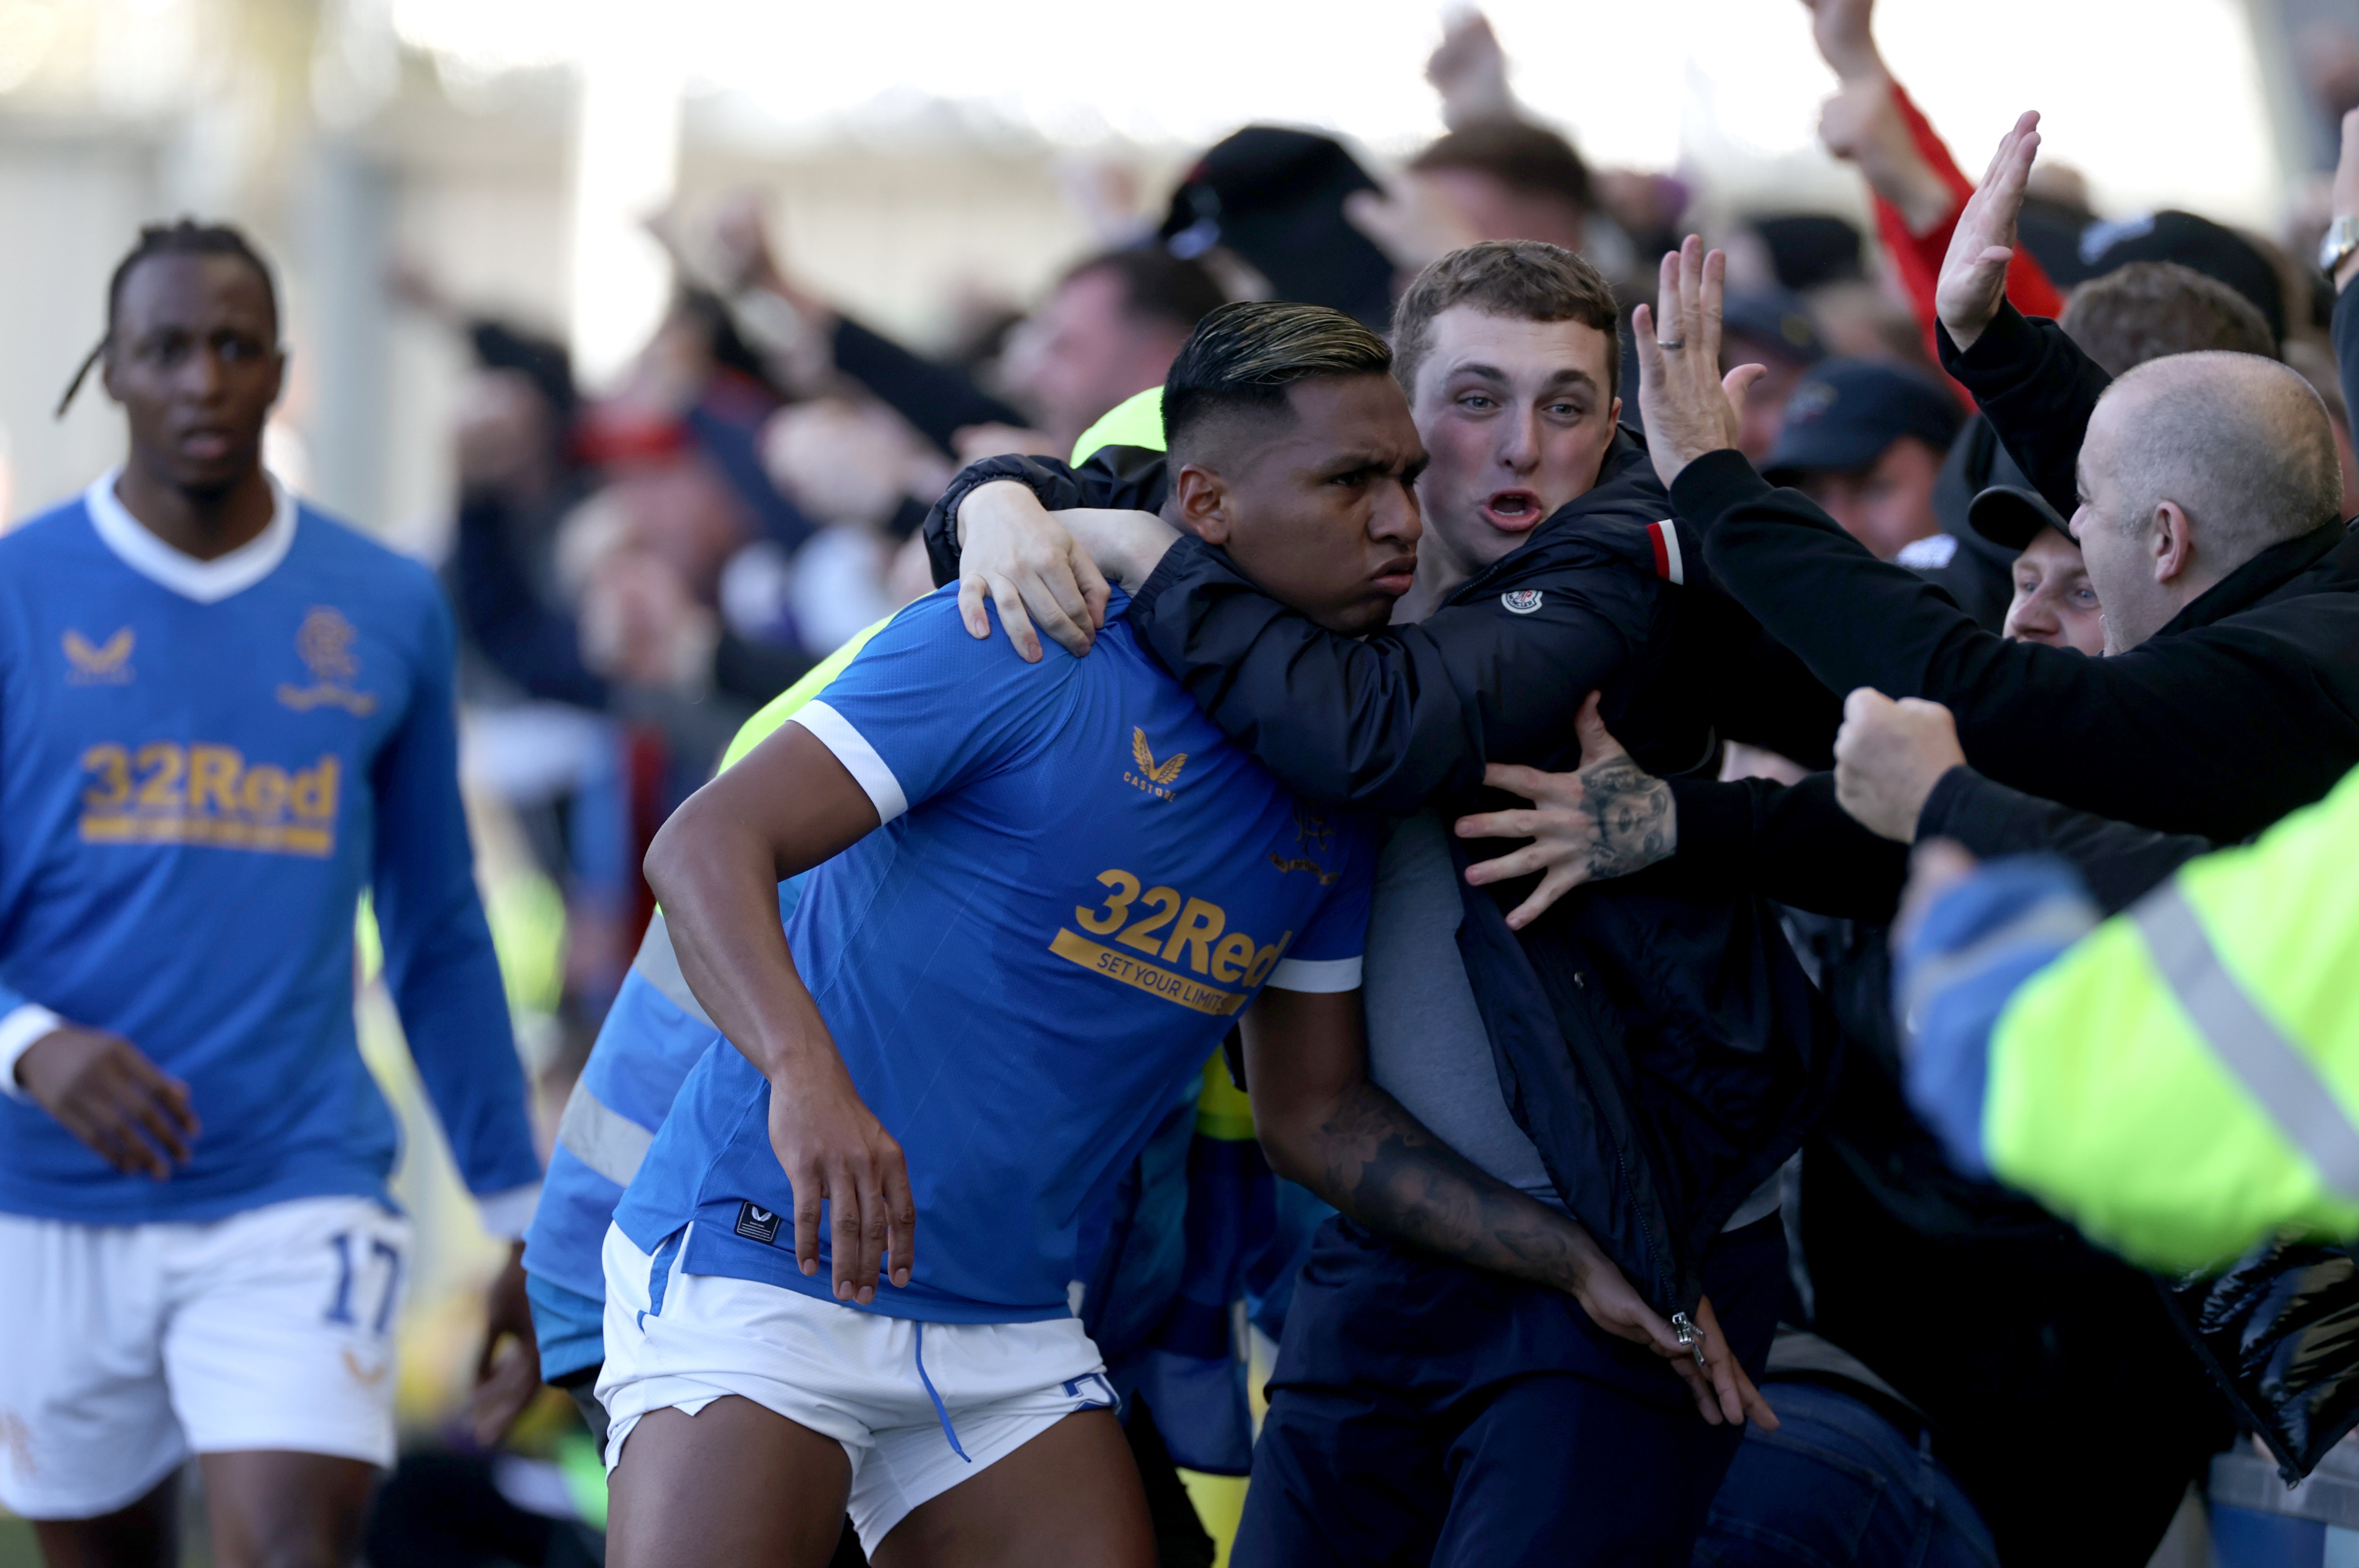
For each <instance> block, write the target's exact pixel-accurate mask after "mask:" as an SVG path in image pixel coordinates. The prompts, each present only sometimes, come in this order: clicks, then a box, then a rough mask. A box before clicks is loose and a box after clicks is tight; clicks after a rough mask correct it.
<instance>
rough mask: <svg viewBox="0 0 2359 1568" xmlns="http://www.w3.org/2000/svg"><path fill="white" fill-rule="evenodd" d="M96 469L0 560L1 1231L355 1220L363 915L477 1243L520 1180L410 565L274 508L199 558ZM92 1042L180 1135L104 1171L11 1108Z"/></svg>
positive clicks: (321, 520) (379, 1153) (436, 659)
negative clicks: (337, 1206) (4, 1222)
mask: <svg viewBox="0 0 2359 1568" xmlns="http://www.w3.org/2000/svg"><path fill="white" fill-rule="evenodd" d="M451 682H452V633H451V619H450V615H449V613H448V611H447V610H446V608H445V606H444V604H443V602H442V597H441V593H440V590H439V589H438V588H437V587H436V585H435V583H434V580H433V578H432V577H431V576H430V575H429V573H428V572H426V570H425V569H424V568H423V567H421V566H419V565H418V564H416V563H415V562H412V561H408V560H405V559H403V558H402V557H400V556H397V555H396V554H394V553H393V552H391V551H389V550H385V549H384V548H382V547H381V546H378V545H376V544H374V543H372V542H370V541H369V540H367V539H364V538H362V537H361V536H360V535H359V534H357V533H355V532H353V530H351V529H349V528H344V527H342V526H341V525H339V524H337V523H335V522H333V521H332V520H330V519H329V518H327V517H322V516H320V515H319V514H317V513H315V512H313V511H311V510H310V509H309V508H308V507H299V506H296V505H295V504H294V503H293V502H292V501H291V500H289V499H288V497H286V496H285V495H284V494H283V493H282V494H281V495H280V496H279V501H278V506H277V513H276V515H275V516H274V517H273V518H272V520H271V523H270V525H269V527H268V528H266V530H265V531H264V532H263V534H262V535H261V536H260V537H259V538H257V539H254V540H253V541H251V542H250V543H248V544H246V545H244V546H241V547H240V548H239V549H238V550H234V551H232V552H230V553H229V554H228V555H226V556H223V557H220V558H218V559H216V560H213V561H197V560H195V559H193V558H191V557H189V556H186V555H183V554H181V553H180V552H179V551H177V550H172V549H170V548H169V547H168V546H166V545H165V544H164V543H163V542H162V541H161V540H159V539H157V538H156V537H155V536H154V535H153V534H151V533H149V532H148V531H147V529H146V528H144V527H142V526H141V525H140V524H139V523H138V522H137V521H136V519H134V518H133V517H131V516H130V515H129V514H128V513H127V512H126V511H125V509H124V508H123V506H122V504H121V503H120V501H119V500H117V499H116V497H115V495H114V475H113V474H109V475H107V476H106V477H105V478H103V479H102V480H100V481H99V482H98V483H97V484H96V485H92V487H91V488H90V490H89V491H87V492H86V493H85V494H84V495H82V497H80V498H79V499H77V500H74V501H71V502H69V503H67V504H66V505H64V506H59V507H57V508H55V509H54V510H52V511H50V512H48V513H46V514H44V515H43V516H41V517H37V518H34V519H33V520H31V521H29V522H27V524H25V525H24V526H23V527H21V528H17V529H16V530H15V531H14V532H12V533H9V534H8V535H6V536H5V537H0V1088H5V1090H6V1091H7V1094H6V1097H5V1098H0V1213H9V1214H29V1215H36V1216H41V1217H47V1218H54V1219H64V1220H71V1221H78V1222H82V1223H85V1224H94V1225H129V1224H137V1223H142V1222H147V1221H156V1220H202V1219H208V1218H213V1217H217V1216H220V1215H223V1214H233V1213H236V1212H239V1211H242V1210H245V1209H250V1208H255V1207H258V1206H260V1205H261V1204H264V1203H275V1202H278V1201H281V1200H284V1199H288V1198H298V1197H313V1196H322V1195H328V1194H339V1193H350V1194H361V1195H369V1196H376V1197H380V1198H381V1197H382V1196H383V1195H384V1192H385V1181H386V1176H387V1175H388V1173H389V1172H390V1171H391V1170H392V1168H393V1164H394V1161H395V1159H396V1157H397V1152H398V1149H397V1145H398V1134H397V1124H396V1123H395V1120H394V1117H393V1115H392V1112H391V1111H390V1110H389V1108H388V1107H387V1106H386V1102H385V1099H384V1096H383V1095H382V1094H380V1093H379V1092H378V1090H377V1087H376V1084H375V1081H374V1080H373V1079H372V1078H371V1077H370V1074H369V1072H368V1069H367V1067H366V1065H365V1064H364V1062H362V1060H361V1056H360V1052H359V1050H358V1045H357V1041H356V1039H355V1035H354V1028H353V911H354V908H355V905H356V903H357V901H358V899H359V898H360V895H361V893H362V892H363V890H364V889H373V890H374V894H375V912H376V918H377V923H378V927H379V929H380V931H382V932H383V935H384V942H385V974H386V984H387V985H388V986H389V987H390V988H391V990H392V993H393V998H394V1001H395V1004H396V1006H397V1008H398V1010H399V1012H400V1015H401V1019H402V1024H403V1027H404V1029H405V1031H406V1032H407V1034H408V1040H409V1049H410V1053H411V1055H412V1056H413V1058H415V1060H416V1062H417V1064H418V1069H419V1076H420V1077H421V1078H422V1079H423V1080H424V1082H425V1084H426V1089H427V1093H428V1094H429V1097H430V1098H431V1099H432V1101H433V1104H434V1107H435V1110H436V1111H437V1113H438V1114H439V1116H440V1119H441V1122H442V1126H443V1128H444V1131H445V1132H446V1134H447V1135H448V1137H449V1140H450V1144H451V1153H452V1155H453V1157H454V1158H455V1159H456V1160H457V1163H458V1168H459V1171H460V1174H461V1176H462V1178H463V1179H464V1181H465V1182H466V1184H467V1187H468V1190H469V1191H470V1192H473V1193H474V1194H475V1195H476V1197H477V1198H478V1200H479V1201H480V1202H482V1203H484V1218H485V1222H486V1224H487V1225H490V1226H491V1228H493V1229H495V1230H496V1231H500V1232H503V1233H505V1234H508V1235H515V1234H517V1233H518V1232H520V1231H521V1229H522V1226H523V1223H524V1221H525V1220H526V1219H527V1217H528V1215H529V1214H530V1209H531V1203H532V1198H533V1193H534V1191H535V1189H536V1186H537V1183H538V1180H539V1175H540V1171H539V1162H538V1158H537V1157H536V1156H535V1154H534V1152H533V1147H532V1138H531V1131H530V1126H529V1123H528V1120H527V1115H526V1108H525V1094H524V1080H523V1073H522V1072H521V1069H520V1067H519V1065H518V1062H517V1061H516V1050H515V1044H514V1040H513V1039H512V1037H511V1035H510V1031H509V1026H508V1015H507V1007H506V1000H505V998H504V996H503V994H502V990H501V985H500V975H499V966H498V963H497V961H496V959H495V957H494V955H493V952H492V942H491V933H490V930H489V927H488V926H487V925H486V923H485V921H484V911H483V907H482V903H481V901H480V900H479V898H477V895H476V891H475V886H474V879H473V853H472V851H471V849H470V846H469V844H468V839H467V828H466V822H465V818H464V815H463V813H462V808H461V804H460V797H459V788H458V775H457V765H458V742H457V733H456V727H455V713H454V711H453V693H452V684H451ZM54 1018H62V1019H64V1020H66V1021H68V1022H71V1023H75V1024H80V1025H83V1026H86V1027H90V1028H94V1029H109V1030H113V1031H114V1032H115V1033H118V1034H120V1035H122V1036H124V1037H125V1039H127V1040H130V1041H131V1042H132V1043H133V1044H134V1045H136V1046H137V1047H138V1048H139V1049H140V1050H141V1051H145V1052H146V1053H147V1055H148V1056H149V1057H150V1058H151V1059H153V1060H154V1061H155V1062H157V1063H158V1065H159V1066H160V1067H161V1068H162V1069H163V1070H164V1071H165V1072H167V1073H172V1074H174V1075H175V1076H177V1077H179V1078H180V1079H182V1080H184V1081H185V1082H186V1083H188V1084H189V1087H190V1100H191V1104H192V1105H193V1108H194V1110H195V1112H196V1115H197V1116H198V1117H199V1119H200V1120H201V1123H202V1130H201V1133H200V1134H199V1135H198V1137H197V1138H196V1141H195V1143H194V1145H193V1148H192V1151H191V1157H190V1160H189V1162H188V1164H187V1165H186V1166H184V1167H182V1168H180V1169H178V1170H176V1171H174V1173H173V1175H172V1176H171V1178H170V1180H168V1181H161V1182H159V1181H155V1180H153V1179H151V1178H149V1177H146V1176H136V1175H126V1174H123V1173H120V1172H118V1171H114V1169H113V1168H111V1167H110V1166H108V1165H107V1164H106V1163H105V1161H103V1160H101V1159H100V1158H99V1156H97V1155H96V1154H95V1153H93V1152H92V1151H91V1150H90V1149H87V1148H85V1147H84V1146H83V1145H82V1143H81V1142H80V1141H78V1140H77V1139H76V1138H74V1137H73V1136H72V1135H71V1133H69V1132H68V1131H67V1130H66V1129H65V1128H64V1127H62V1126H60V1124H59V1123H57V1122H56V1121H54V1120H53V1119H51V1118H50V1117H49V1115H48V1114H47V1113H45V1112H43V1111H42V1110H41V1109H40V1108H39V1107H38V1105H33V1104H32V1103H30V1102H29V1101H28V1100H27V1099H26V1098H25V1097H24V1096H23V1094H22V1091H21V1089H20V1088H19V1087H18V1086H17V1085H16V1083H15V1081H14V1073H13V1058H14V1056H15V1054H16V1052H18V1051H21V1050H22V1048H23V1046H24V1044H25V1043H27V1040H29V1039H31V1038H34V1037H35V1036H36V1035H37V1033H38V1032H39V1031H41V1030H44V1029H46V1028H48V1027H49V1025H50V1024H51V1023H52V1022H53V1021H54Z"/></svg>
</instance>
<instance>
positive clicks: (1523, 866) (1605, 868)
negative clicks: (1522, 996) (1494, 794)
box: [1458, 691, 1679, 931]
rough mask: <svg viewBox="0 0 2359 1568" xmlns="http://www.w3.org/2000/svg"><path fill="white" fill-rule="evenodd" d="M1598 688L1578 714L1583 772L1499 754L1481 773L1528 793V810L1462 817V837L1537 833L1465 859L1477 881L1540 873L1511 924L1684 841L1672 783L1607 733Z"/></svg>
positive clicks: (1497, 785)
mask: <svg viewBox="0 0 2359 1568" xmlns="http://www.w3.org/2000/svg"><path fill="white" fill-rule="evenodd" d="M1598 696H1599V694H1598V693H1597V692H1595V691H1592V692H1591V693H1590V694H1589V700H1588V701H1587V702H1583V703H1582V705H1581V712H1580V713H1579V714H1578V715H1577V716H1575V718H1574V719H1573V730H1574V733H1575V734H1577V735H1579V736H1580V737H1581V767H1580V768H1579V770H1578V771H1575V772H1571V773H1543V772H1541V771H1540V770H1539V769H1538V768H1523V767H1519V766H1517V765H1516V764H1514V763H1506V762H1495V763H1493V764H1491V765H1490V766H1489V767H1488V768H1484V770H1483V782H1484V783H1485V784H1488V785H1490V786H1491V787H1492V788H1493V789H1506V790H1507V791H1509V792H1510V793H1513V794H1517V795H1521V796H1522V797H1523V798H1524V799H1526V800H1529V801H1531V802H1532V806H1531V809H1530V810H1528V811H1481V812H1477V813H1475V814H1474V815H1473V816H1466V817H1461V818H1459V819H1458V836H1459V837H1460V838H1527V839H1530V840H1531V841H1532V842H1531V843H1529V844H1526V845H1524V847H1523V848H1521V849H1517V850H1511V851H1509V852H1508V853H1507V854H1506V855H1501V856H1499V857H1498V858H1497V859H1495V860H1484V861H1480V862H1478V863H1476V864H1475V865H1473V866H1468V867H1467V868H1466V880H1467V881H1469V882H1471V883H1473V885H1474V886H1476V887H1484V886H1486V885H1487V884H1490V883H1493V882H1505V881H1508V880H1510V879H1511V878H1514V877H1528V876H1530V875H1531V874H1532V873H1533V872H1535V871H1537V872H1539V873H1540V885H1539V886H1538V887H1535V888H1533V889H1532V894H1531V897H1530V898H1526V899H1525V900H1524V901H1523V902H1522V903H1520V904H1518V905H1517V906H1516V908H1515V909H1514V910H1513V911H1512V912H1511V913H1510V914H1509V915H1508V916H1507V925H1508V927H1509V929H1511V930H1514V931H1521V930H1523V929H1524V928H1525V927H1526V926H1527V925H1529V924H1531V923H1532V922H1533V921H1534V920H1538V919H1539V917H1540V916H1541V914H1542V913H1544V912H1545V911H1546V910H1547V909H1548V908H1549V905H1551V904H1553V903H1555V902H1556V901H1557V900H1558V899H1559V898H1563V897H1564V896H1565V895H1566V894H1567V893H1569V892H1571V891H1572V889H1574V888H1575V887H1580V886H1581V885H1582V883H1584V882H1602V881H1603V880H1605V879H1606V878H1607V877H1626V876H1628V875H1629V874H1630V873H1631V872H1633V871H1637V870H1641V869H1643V868H1645V867H1647V866H1652V865H1653V864H1654V863H1655V862H1656V861H1658V860H1660V859H1662V858H1663V857H1664V856H1665V855H1669V854H1670V853H1671V851H1672V850H1673V849H1674V848H1675V847H1677V845H1678V844H1679V817H1678V813H1677V811H1676V810H1675V809H1674V807H1673V804H1672V801H1671V790H1670V786H1669V785H1668V784H1665V783H1664V782H1663V781H1662V780H1661V779H1658V778H1656V777H1654V775H1652V774H1650V773H1647V771H1645V770H1644V769H1643V768H1640V767H1639V766H1638V765H1637V764H1636V763H1635V762H1633V761H1631V760H1630V754H1629V753H1628V752H1626V751H1625V750H1623V749H1622V743H1621V742H1620V741H1617V740H1615V739H1614V737H1613V735H1610V734H1608V733H1607V731H1606V728H1605V721H1604V720H1603V719H1601V718H1600V717H1598V715H1597V704H1598Z"/></svg>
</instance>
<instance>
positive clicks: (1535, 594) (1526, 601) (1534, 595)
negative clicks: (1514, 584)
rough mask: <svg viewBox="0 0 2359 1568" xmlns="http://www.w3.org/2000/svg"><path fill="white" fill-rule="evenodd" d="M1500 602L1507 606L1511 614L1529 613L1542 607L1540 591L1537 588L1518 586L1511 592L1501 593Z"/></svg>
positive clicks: (1508, 612)
mask: <svg viewBox="0 0 2359 1568" xmlns="http://www.w3.org/2000/svg"><path fill="white" fill-rule="evenodd" d="M1499 603H1501V604H1505V605H1506V606H1507V614H1509V615H1530V614H1531V613H1532V612H1533V611H1534V610H1537V609H1538V608H1539V607H1540V591H1539V590H1538V589H1537V588H1517V589H1515V590H1513V591H1512V592H1510V593H1502V594H1500V595H1499Z"/></svg>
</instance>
